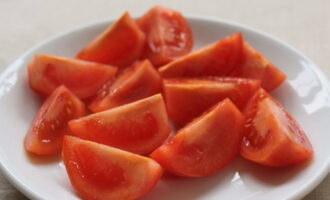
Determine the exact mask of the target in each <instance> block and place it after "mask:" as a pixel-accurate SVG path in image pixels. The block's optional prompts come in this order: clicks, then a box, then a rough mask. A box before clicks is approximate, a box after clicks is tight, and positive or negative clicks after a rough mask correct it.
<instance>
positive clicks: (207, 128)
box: [151, 99, 244, 177]
mask: <svg viewBox="0 0 330 200" xmlns="http://www.w3.org/2000/svg"><path fill="white" fill-rule="evenodd" d="M243 125H244V116H243V114H242V113H241V112H240V111H239V110H238V109H237V108H236V106H235V105H234V104H233V103H232V102H231V101H230V100H229V99H225V100H223V101H222V102H220V103H218V104H217V105H215V106H214V107H213V108H212V109H211V110H209V111H208V112H207V113H204V114H203V115H202V116H200V117H199V118H197V119H195V120H194V121H192V122H191V123H189V124H188V125H187V126H185V127H184V128H182V129H181V130H179V131H178V132H177V133H176V134H175V135H174V136H173V137H171V138H170V139H169V140H168V141H167V142H166V143H164V144H163V145H162V146H160V147H159V148H157V149H156V150H155V151H154V152H153V153H152V154H151V158H153V159H155V160H156V161H157V162H158V163H160V164H161V165H162V166H163V167H164V168H165V169H166V170H168V171H169V172H171V173H174V174H176V175H179V176H184V177H203V176H207V175H210V174H212V173H215V172H217V171H219V170H221V169H222V168H224V167H225V166H226V165H228V164H229V163H230V162H232V161H233V160H234V159H235V158H236V156H237V155H238V154H239V149H240V145H241V143H242V137H243V135H242V129H243Z"/></svg>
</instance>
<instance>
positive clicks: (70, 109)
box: [24, 86, 85, 155]
mask: <svg viewBox="0 0 330 200" xmlns="http://www.w3.org/2000/svg"><path fill="white" fill-rule="evenodd" d="M84 115H85V105H84V104H83V103H82V102H81V101H80V100H79V99H78V98H77V97H76V96H74V95H73V94H72V93H71V92H70V91H69V90H68V89H67V88H66V87H65V86H60V87H58V88H57V89H56V90H55V91H54V92H53V93H52V94H51V95H50V96H49V97H48V98H47V100H46V101H45V102H44V103H43V104H42V106H41V107H40V110H39V111H38V113H37V114H36V116H35V117H34V119H33V121H32V123H31V126H30V129H29V131H28V133H27V135H26V136H25V139H24V147H25V149H26V150H27V151H28V152H31V153H34V154H38V155H49V154H55V153H58V152H60V151H61V147H62V140H63V136H64V135H65V134H70V131H69V128H68V125H67V122H68V121H69V120H71V119H75V118H79V117H82V116H84Z"/></svg>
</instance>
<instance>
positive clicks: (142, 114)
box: [69, 94, 170, 154]
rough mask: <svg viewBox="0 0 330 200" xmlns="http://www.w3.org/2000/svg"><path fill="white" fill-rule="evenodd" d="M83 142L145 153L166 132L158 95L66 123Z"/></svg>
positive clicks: (168, 131) (160, 99) (163, 111)
mask: <svg viewBox="0 0 330 200" xmlns="http://www.w3.org/2000/svg"><path fill="white" fill-rule="evenodd" d="M69 126H70V128H71V130H72V132H73V133H74V134H75V135H76V136H78V137H80V138H83V139H87V140H92V141H95V142H98V143H102V144H106V145H109V146H113V147H117V148H120V149H123V150H126V151H130V152H133V153H137V154H148V153H150V152H152V151H153V150H155V149H156V148H157V147H158V146H160V145H161V144H162V143H163V142H164V141H165V139H166V138H167V137H168V135H169V133H170V126H169V122H168V118H167V113H166V108H165V103H164V100H163V98H162V96H161V95H160V94H157V95H154V96H151V97H148V98H145V99H142V100H139V101H135V102H133V103H130V104H126V105H123V106H119V107H116V108H113V109H109V110H106V111H103V112H98V113H95V114H92V115H89V116H86V117H83V118H80V119H76V120H72V121H70V122H69Z"/></svg>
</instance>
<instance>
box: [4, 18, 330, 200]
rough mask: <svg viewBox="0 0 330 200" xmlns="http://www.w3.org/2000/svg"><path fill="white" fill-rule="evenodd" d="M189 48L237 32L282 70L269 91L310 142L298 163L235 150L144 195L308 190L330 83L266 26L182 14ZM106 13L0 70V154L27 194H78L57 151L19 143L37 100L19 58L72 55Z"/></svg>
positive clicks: (325, 130)
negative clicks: (35, 153)
mask: <svg viewBox="0 0 330 200" xmlns="http://www.w3.org/2000/svg"><path fill="white" fill-rule="evenodd" d="M188 20H189V23H190V25H191V27H192V30H193V33H194V38H195V48H199V47H201V46H202V45H205V44H207V43H210V42H212V41H215V40H218V39H220V38H223V37H225V36H227V35H229V34H231V33H234V32H242V33H243V34H244V38H245V39H246V40H247V41H248V42H249V43H250V44H251V45H252V46H254V47H255V48H256V49H257V50H259V51H260V52H262V54H263V55H265V56H266V57H267V58H269V59H270V60H271V61H272V62H273V63H274V64H275V65H276V66H278V67H279V68H280V69H281V70H282V71H283V72H284V73H285V74H286V75H287V76H288V78H287V80H286V82H285V83H284V84H283V85H282V86H281V87H280V88H278V89H277V90H276V91H275V92H274V93H273V94H274V95H275V96H276V98H278V99H279V100H280V101H281V102H282V103H283V104H284V105H285V106H286V107H287V109H288V110H289V111H290V112H291V113H292V114H293V116H295V117H296V119H297V120H298V122H300V124H301V125H302V127H303V129H304V130H305V131H306V133H307V135H308V137H309V138H310V141H311V143H312V145H313V147H314V150H315V157H314V159H313V160H312V161H311V162H310V163H308V164H305V165H299V166H295V167H289V168H281V169H273V168H267V167H261V166H258V165H256V164H253V163H250V162H248V161H245V160H243V159H241V158H238V159H237V160H236V161H235V162H234V163H233V164H231V165H230V166H228V167H227V168H225V169H224V170H222V171H221V172H219V173H217V174H216V175H213V176H210V177H207V178H199V179H180V178H175V177H166V178H164V179H162V180H161V181H160V182H159V183H158V185H157V186H156V188H155V189H154V190H153V191H152V192H151V193H150V194H148V195H147V196H146V197H145V198H144V199H145V200H152V199H158V200H169V199H171V200H176V199H178V200H183V199H184V200H186V199H189V200H190V199H205V200H206V199H207V200H218V199H240V200H243V199H251V200H252V199H253V200H258V199H299V198H301V197H303V196H304V195H306V194H307V193H308V192H310V191H311V190H312V189H313V188H314V187H316V185H317V184H319V183H320V182H321V180H322V179H323V178H324V177H325V176H326V175H327V173H328V172H329V170H330V145H329V141H330V135H329V129H330V126H329V124H330V123H329V119H330V91H329V87H328V85H327V84H328V83H327V79H326V78H325V76H324V75H323V74H322V73H321V72H320V70H319V68H318V67H317V66H315V64H313V63H312V62H311V61H310V60H309V59H308V58H306V57H305V56H303V55H302V54H301V53H299V52H298V51H297V50H295V49H293V48H292V47H290V46H289V45H287V44H285V43H284V42H281V41H279V40H277V39H275V38H273V37H271V36H269V35H267V34H265V33H261V32H260V31H256V30H253V29H251V28H247V27H244V26H241V25H237V24H234V23H229V22H224V21H220V20H218V19H211V18H206V17H196V16H195V17H194V16H190V17H188ZM110 22H111V21H107V22H103V23H97V24H93V25H90V26H87V27H83V28H79V29H75V30H73V31H70V32H67V33H64V34H61V35H59V36H57V37H53V38H51V39H49V40H47V41H46V42H43V43H42V44H39V45H37V46H36V47H34V48H32V49H31V50H29V51H28V52H27V53H25V54H24V55H23V56H21V57H20V58H18V59H17V60H16V61H15V62H14V63H12V64H11V65H10V66H9V67H8V68H7V69H6V71H5V72H4V73H3V74H2V76H1V77H0V127H1V132H0V138H1V139H0V162H1V169H2V171H3V172H4V173H5V175H6V176H7V177H8V179H9V180H10V181H11V182H12V183H13V184H14V185H15V186H16V187H17V188H18V189H19V190H20V191H22V192H23V193H24V194H25V195H26V196H28V197H30V198H32V199H47V200H53V199H54V200H58V199H61V200H64V199H78V197H77V196H76V195H75V193H74V191H73V189H72V187H71V185H70V183H69V180H68V178H67V175H66V172H65V169H64V167H63V164H62V163H61V162H60V159H59V158H58V157H53V158H48V159H44V160H40V159H37V158H33V157H28V156H27V154H26V153H25V151H24V149H23V145H22V141H23V138H24V135H25V133H26V131H27V129H28V127H29V124H30V121H31V120H32V118H33V116H34V114H35V113H36V111H37V110H38V107H39V105H40V102H39V101H38V98H37V96H36V95H35V94H34V93H33V92H32V91H31V90H30V89H29V88H28V85H27V73H26V65H27V62H28V61H29V60H30V59H31V57H32V56H33V55H34V54H36V53H48V54H54V55H60V56H73V55H75V53H76V52H77V51H78V50H79V49H81V48H82V47H83V46H84V44H85V43H87V42H88V41H89V40H91V39H92V38H93V37H94V36H96V35H97V34H98V33H100V32H101V31H102V30H103V29H104V28H105V27H106V26H108V25H109V23H110Z"/></svg>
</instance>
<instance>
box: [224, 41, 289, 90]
mask: <svg viewBox="0 0 330 200" xmlns="http://www.w3.org/2000/svg"><path fill="white" fill-rule="evenodd" d="M243 52H244V62H243V63H242V64H241V66H240V67H237V68H236V69H235V70H234V71H232V72H231V73H230V76H235V77H243V78H252V79H258V80H260V81H261V86H262V87H263V88H264V89H265V90H267V91H271V90H274V89H275V88H277V87H278V86H279V85H281V83H282V82H283V81H284V80H285V79H286V76H285V74H284V73H283V72H281V71H280V70H279V69H278V68H277V67H276V66H275V65H273V64H272V63H271V62H270V61H269V60H267V59H266V58H265V57H264V56H262V55H261V54H260V53H259V52H258V51H256V50H255V49H254V48H252V47H251V46H250V45H249V44H248V43H247V42H245V43H244V45H243Z"/></svg>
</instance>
